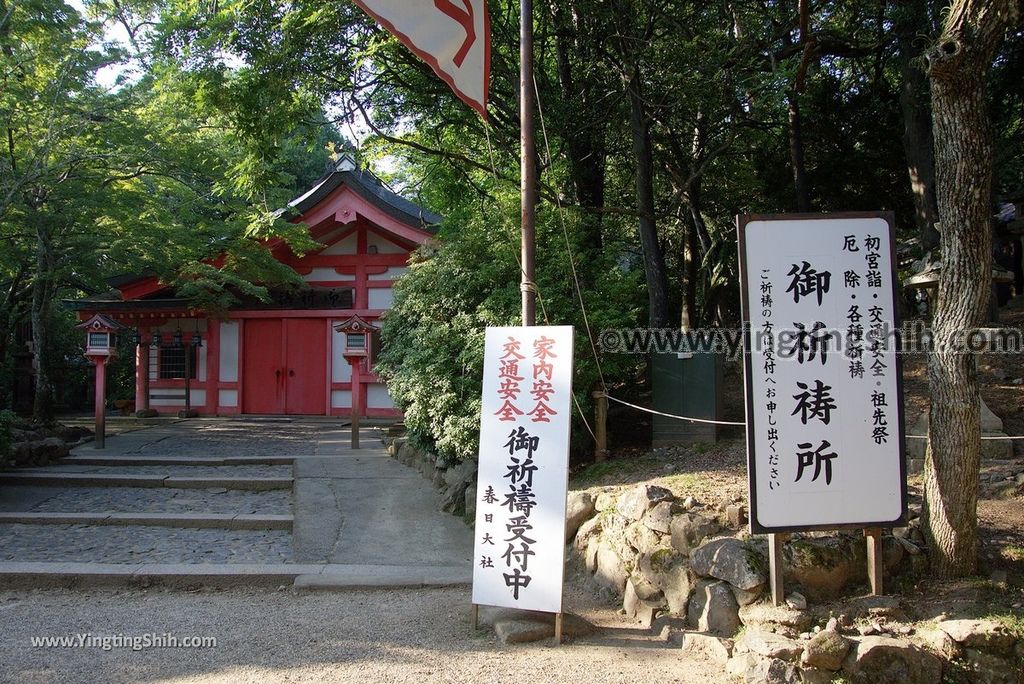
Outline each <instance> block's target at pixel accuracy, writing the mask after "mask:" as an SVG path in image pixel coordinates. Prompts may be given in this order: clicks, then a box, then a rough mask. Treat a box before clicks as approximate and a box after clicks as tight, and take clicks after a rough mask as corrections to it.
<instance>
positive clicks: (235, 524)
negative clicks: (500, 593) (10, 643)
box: [0, 419, 472, 587]
mask: <svg viewBox="0 0 1024 684" xmlns="http://www.w3.org/2000/svg"><path fill="white" fill-rule="evenodd" d="M349 437H350V435H349V432H348V430H347V429H346V428H344V427H342V426H341V425H340V424H339V422H337V421H326V420H290V419H262V420H261V419H256V420H219V419H213V420H202V419H200V420H191V421H182V422H177V423H173V424H161V425H158V426H154V427H150V428H147V429H143V430H137V431H132V432H126V433H122V434H119V435H116V436H112V437H109V438H108V439H107V448H106V449H103V450H98V449H95V448H94V445H92V444H85V445H83V446H81V447H79V448H77V449H76V450H75V451H74V453H73V454H72V456H71V457H70V458H68V459H65V460H64V461H62V462H61V463H59V464H56V465H53V466H50V467H48V468H39V469H31V470H29V469H23V470H18V471H15V472H14V473H4V474H0V576H6V577H8V578H11V577H15V576H17V577H21V578H22V579H25V578H26V577H29V578H31V577H35V576H41V575H45V574H46V571H47V568H54V569H57V568H58V566H60V567H61V568H63V572H64V573H65V574H68V573H69V572H70V571H69V568H70V569H73V570H74V571H75V572H76V573H78V574H79V575H81V576H83V577H88V576H91V574H95V575H96V576H97V577H100V576H102V577H104V578H107V579H109V578H110V577H112V576H121V577H124V578H135V579H138V578H139V576H140V575H145V576H146V577H160V576H171V575H173V576H175V577H178V578H181V577H186V578H187V576H188V575H189V574H195V575H196V576H201V575H205V576H209V575H210V574H213V575H216V576H221V577H231V576H233V575H238V578H239V581H246V582H247V580H252V579H258V578H259V576H260V568H261V566H262V567H263V569H264V570H265V573H263V574H264V575H266V577H267V578H268V579H270V580H271V581H274V582H278V581H280V578H281V577H289V576H291V577H293V578H294V579H295V580H296V583H297V584H299V585H302V586H310V587H330V586H333V585H336V584H338V585H344V586H351V585H356V586H375V583H374V582H373V581H372V580H373V579H374V578H379V580H380V581H379V583H378V584H379V585H381V586H385V585H388V584H392V585H420V584H430V583H439V584H451V583H461V582H464V581H468V579H469V576H470V572H471V565H470V563H471V561H470V558H471V555H472V539H471V532H470V530H469V528H467V527H466V526H465V525H464V524H463V523H462V522H461V521H460V520H458V519H456V518H453V517H452V516H449V515H445V514H442V513H440V512H438V511H437V506H436V504H437V501H436V494H435V492H434V490H433V489H432V487H431V486H430V484H429V483H428V482H426V481H425V480H423V479H422V478H420V477H419V475H418V473H416V471H414V470H412V469H409V468H406V467H405V466H402V465H400V464H399V463H397V462H396V461H394V460H393V459H391V458H390V457H388V455H387V453H386V452H385V451H384V449H383V447H382V446H381V443H380V440H379V437H378V433H377V432H376V430H373V429H364V433H363V440H362V441H363V446H364V447H367V448H364V449H360V450H357V451H351V450H350V449H348V443H349ZM69 563H73V564H75V565H74V566H69V565H67V564H69ZM194 566H203V567H194ZM214 566H216V567H214ZM190 567H191V569H190ZM90 568H92V569H94V570H95V571H96V572H95V573H90ZM232 568H234V570H232Z"/></svg>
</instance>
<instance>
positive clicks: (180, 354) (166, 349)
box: [158, 344, 199, 380]
mask: <svg viewBox="0 0 1024 684" xmlns="http://www.w3.org/2000/svg"><path fill="white" fill-rule="evenodd" d="M185 354H190V355H191V356H192V358H191V362H192V367H191V368H190V371H191V372H190V373H189V378H190V379H192V380H195V379H196V370H197V368H198V366H199V363H198V361H199V357H198V354H196V348H195V347H193V346H191V345H188V344H186V345H185V346H184V347H172V346H170V345H167V346H162V347H160V360H159V364H158V368H159V369H160V372H159V377H160V379H161V380H182V379H184V378H185V359H186V357H185Z"/></svg>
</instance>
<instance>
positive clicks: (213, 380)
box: [197, 318, 220, 416]
mask: <svg viewBox="0 0 1024 684" xmlns="http://www.w3.org/2000/svg"><path fill="white" fill-rule="evenodd" d="M197 375H198V373H197ZM204 387H206V404H205V406H204V407H203V412H204V413H206V414H207V415H211V416H215V415H217V414H218V413H219V410H218V409H219V407H220V323H219V322H218V321H215V320H213V319H212V318H207V319H206V380H205V382H204Z"/></svg>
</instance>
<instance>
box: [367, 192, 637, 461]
mask: <svg viewBox="0 0 1024 684" xmlns="http://www.w3.org/2000/svg"><path fill="white" fill-rule="evenodd" d="M509 200H514V201H518V198H517V197H512V198H509ZM509 205H510V206H509V207H508V211H509V213H510V214H511V215H515V211H516V210H517V209H518V205H515V204H513V203H512V201H509ZM541 218H542V221H541V222H539V225H538V245H537V253H538V273H537V282H538V285H539V287H540V291H541V295H542V297H543V309H544V310H545V311H546V312H547V316H548V319H549V321H550V323H551V324H552V325H559V324H573V325H575V326H576V362H575V373H574V389H575V393H576V397H577V400H578V402H579V405H580V407H581V409H582V411H583V412H584V413H586V415H587V417H588V420H589V418H590V416H591V415H592V413H593V412H592V409H591V391H592V390H593V389H594V388H596V387H598V386H599V385H598V372H597V364H596V363H595V360H594V355H593V352H592V350H591V346H590V341H589V340H588V338H587V334H586V330H585V328H584V327H583V321H582V315H581V313H580V307H579V305H578V301H577V300H576V298H575V294H574V291H573V286H572V276H571V271H570V268H569V264H568V260H567V258H566V250H565V243H564V239H563V236H562V233H561V228H560V227H558V226H557V225H554V221H555V219H556V218H557V217H555V216H553V215H550V214H542V217H541ZM518 249H519V247H518V231H517V230H514V229H512V228H506V229H502V228H500V227H496V226H495V225H494V223H493V222H488V221H486V220H485V219H479V218H477V219H475V221H474V219H472V218H469V217H468V216H467V217H466V220H465V222H464V223H463V224H462V225H461V226H460V227H459V228H458V231H457V232H454V230H451V229H450V230H449V231H448V233H447V234H444V235H442V239H441V242H440V245H439V246H435V247H427V248H424V249H422V250H421V251H420V252H418V253H417V254H415V255H414V256H413V259H412V261H411V264H410V270H409V272H408V273H407V274H406V275H404V276H403V277H402V278H401V279H400V280H399V281H398V283H397V284H396V287H395V305H394V307H393V308H392V310H391V311H390V312H389V313H388V315H387V317H386V319H385V320H384V322H383V330H382V334H381V338H382V345H381V347H382V349H381V353H380V354H379V355H378V362H377V366H376V369H375V370H376V371H377V373H379V374H380V375H381V377H382V378H384V379H385V380H386V381H387V383H388V389H389V390H390V392H391V394H392V396H393V397H394V399H395V400H396V402H397V404H398V405H399V406H400V407H401V408H402V409H403V410H404V412H405V420H406V426H407V428H408V433H409V438H410V441H411V442H412V443H413V444H414V445H415V446H417V447H419V448H421V449H425V450H427V451H432V452H433V453H436V454H437V455H438V457H439V459H440V461H441V462H442V463H443V464H451V463H454V462H458V461H462V460H464V459H466V458H474V457H475V456H476V452H477V446H478V440H479V422H480V391H481V382H482V372H483V346H484V330H485V328H486V327H487V326H500V325H518V324H519V311H520V291H519V274H520V271H519V266H518V263H517V260H516V258H517V256H518ZM606 251H607V250H606ZM578 261H579V262H585V266H581V269H582V270H581V276H582V277H583V278H584V279H585V280H586V282H588V283H590V286H589V287H588V289H587V291H585V293H584V294H585V297H586V302H587V306H588V313H589V315H590V324H591V328H592V329H593V330H594V333H595V334H596V333H597V332H599V331H600V330H602V329H604V328H608V327H626V326H631V325H635V324H636V321H637V319H638V317H639V315H640V311H641V306H642V301H643V299H642V297H643V289H642V288H641V287H640V283H639V278H638V276H637V274H636V273H630V272H625V271H623V270H621V269H619V268H618V267H617V266H616V264H615V263H613V262H612V261H611V260H610V259H606V258H605V257H598V258H596V259H587V260H584V259H578ZM537 319H538V320H537V322H538V324H540V325H543V324H544V321H545V319H544V315H543V314H542V309H541V305H540V303H538V310H537ZM642 360H643V359H642V358H640V359H637V358H631V357H628V356H626V355H619V356H618V357H603V358H602V359H601V363H602V366H603V370H604V373H605V376H606V377H617V376H620V375H621V374H622V373H623V371H624V370H625V369H626V368H627V367H628V368H629V369H632V370H635V366H636V364H637V362H638V361H640V362H642ZM574 418H575V420H574V438H573V445H574V449H575V451H576V452H577V453H580V452H582V451H589V450H591V449H592V447H593V444H592V440H591V438H590V435H589V433H587V432H586V429H585V428H584V427H583V424H582V422H581V421H580V419H579V412H577V411H575V410H574Z"/></svg>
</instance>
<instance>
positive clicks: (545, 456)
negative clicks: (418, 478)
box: [473, 326, 573, 613]
mask: <svg viewBox="0 0 1024 684" xmlns="http://www.w3.org/2000/svg"><path fill="white" fill-rule="evenodd" d="M485 344H486V346H485V351H484V381H483V398H482V402H481V414H480V460H479V473H478V476H477V477H478V479H477V501H476V527H475V533H476V542H475V553H474V570H473V603H474V604H477V605H485V606H503V607H507V608H521V609H523V610H539V611H544V612H548V613H560V612H561V611H562V580H563V571H564V569H565V498H566V491H567V488H568V476H569V424H570V418H571V416H572V408H571V407H572V403H571V402H572V363H573V329H572V326H541V327H516V328H488V329H487V336H486V343H485Z"/></svg>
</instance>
